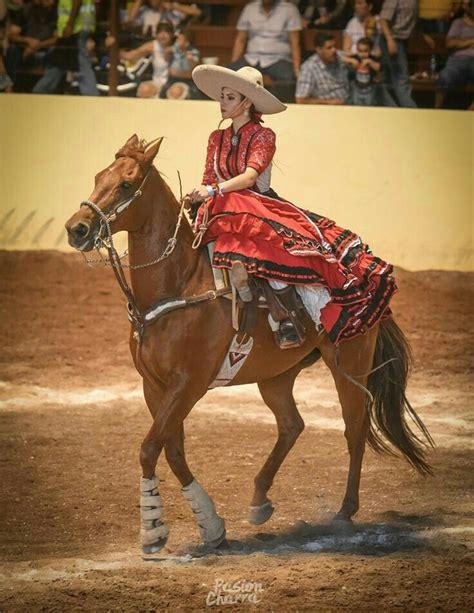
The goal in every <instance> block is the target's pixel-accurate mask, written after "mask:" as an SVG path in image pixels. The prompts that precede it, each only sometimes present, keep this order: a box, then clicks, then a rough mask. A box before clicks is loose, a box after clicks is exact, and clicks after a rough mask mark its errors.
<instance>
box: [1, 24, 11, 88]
mask: <svg viewBox="0 0 474 613" xmlns="http://www.w3.org/2000/svg"><path fill="white" fill-rule="evenodd" d="M5 31H6V28H5V23H4V22H2V21H0V93H3V92H4V93H7V94H9V93H11V92H12V91H13V81H12V80H11V79H10V77H9V75H8V74H7V70H6V68H5V62H4V60H3V41H4V40H5Z"/></svg>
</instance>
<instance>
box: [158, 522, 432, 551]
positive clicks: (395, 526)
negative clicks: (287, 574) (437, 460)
mask: <svg viewBox="0 0 474 613" xmlns="http://www.w3.org/2000/svg"><path fill="white" fill-rule="evenodd" d="M381 519H382V521H381V522H379V523H361V524H348V523H327V524H309V523H306V522H298V524H297V525H296V526H295V527H294V528H293V529H291V530H288V531H287V532H285V533H279V534H274V533H271V532H259V533H257V534H255V535H254V536H252V537H250V538H246V539H241V540H232V539H226V540H225V541H224V542H223V543H222V544H221V545H220V546H219V547H218V548H217V549H210V548H209V547H206V546H204V545H200V546H197V547H196V546H194V547H187V548H183V549H181V550H179V551H176V552H174V554H173V555H163V554H155V555H154V556H148V557H147V558H146V559H147V560H149V561H154V562H165V561H175V562H178V563H179V562H183V563H186V562H191V561H194V560H197V559H203V558H215V557H225V556H242V555H244V556H247V555H252V554H256V553H264V554H267V555H292V554H302V553H303V554H304V553H307V554H315V553H345V554H351V555H364V556H380V555H388V554H391V553H394V552H403V551H413V550H424V551H429V550H432V549H433V547H434V544H435V543H434V541H435V540H437V535H438V531H439V530H440V529H441V528H442V527H443V525H444V524H443V521H442V519H441V517H433V516H431V515H430V516H418V515H402V514H399V513H396V512H390V511H389V512H387V513H385V514H384V515H383V516H382V518H381Z"/></svg>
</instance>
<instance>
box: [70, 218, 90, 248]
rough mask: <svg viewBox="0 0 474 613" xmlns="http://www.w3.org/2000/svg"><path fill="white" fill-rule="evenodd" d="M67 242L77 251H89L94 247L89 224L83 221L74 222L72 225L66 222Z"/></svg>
mask: <svg viewBox="0 0 474 613" xmlns="http://www.w3.org/2000/svg"><path fill="white" fill-rule="evenodd" d="M66 230H67V236H68V242H69V244H70V245H71V247H74V249H79V251H90V250H91V249H92V248H93V247H94V242H95V237H94V236H93V233H92V232H91V226H90V225H89V224H87V223H84V222H79V223H76V224H75V225H73V226H68V224H66Z"/></svg>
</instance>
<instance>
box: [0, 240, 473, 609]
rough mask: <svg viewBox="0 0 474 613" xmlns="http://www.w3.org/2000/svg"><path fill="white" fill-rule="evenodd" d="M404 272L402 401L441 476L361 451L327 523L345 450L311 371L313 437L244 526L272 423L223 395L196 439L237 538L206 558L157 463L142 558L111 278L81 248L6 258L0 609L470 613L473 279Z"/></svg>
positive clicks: (209, 403) (117, 299)
mask: <svg viewBox="0 0 474 613" xmlns="http://www.w3.org/2000/svg"><path fill="white" fill-rule="evenodd" d="M397 276H398V280H399V286H400V292H399V293H398V295H397V296H396V298H395V300H394V311H395V314H396V317H397V320H398V322H399V323H400V325H401V326H402V328H403V329H404V330H405V332H406V333H407V335H408V337H409V339H410V340H411V342H412V345H413V348H414V351H415V355H416V358H417V364H416V368H415V372H414V374H413V376H412V379H411V384H410V389H409V392H410V393H409V396H410V398H411V399H412V402H413V404H414V406H415V407H416V408H417V410H418V412H419V414H420V416H421V417H422V418H423V419H424V421H425V423H426V424H427V425H428V427H429V428H430V430H431V432H432V435H433V437H434V439H435V441H436V443H437V448H436V450H435V451H434V452H433V453H432V454H431V460H432V462H433V465H434V467H435V475H434V477H431V478H422V477H420V476H418V475H417V474H416V473H415V472H414V471H413V470H412V469H411V468H410V467H409V466H408V465H407V464H406V463H405V462H402V461H400V460H394V459H390V458H384V457H379V456H376V455H375V454H373V453H372V452H368V453H367V454H366V459H365V464H364V469H363V475H362V486H361V510H360V512H359V514H358V515H357V517H356V521H355V523H354V527H353V528H352V529H349V530H348V529H346V530H344V531H341V530H338V529H336V528H334V527H333V526H332V525H331V524H330V517H331V514H332V513H333V512H335V511H336V510H337V507H338V505H339V504H340V501H341V497H342V494H343V489H344V484H345V478H346V470H347V452H346V447H345V441H344V437H343V434H342V419H341V415H340V408H339V405H338V402H337V398H336V395H335V392H334V390H333V386H332V381H331V379H330V376H329V373H328V371H327V370H326V369H325V367H324V365H322V364H319V363H318V364H316V365H315V366H313V367H311V368H310V369H307V370H306V371H304V373H302V375H301V376H300V379H299V381H298V383H297V388H296V398H297V402H298V405H299V407H300V410H301V413H302V415H303V417H304V419H305V421H306V425H307V427H306V430H305V432H304V433H303V435H302V436H301V438H300V440H299V441H298V443H297V445H296V446H295V448H294V450H293V451H292V452H291V454H290V456H289V458H288V459H287V461H286V463H285V464H284V465H283V467H282V469H281V471H280V473H279V475H278V478H277V480H276V482H275V485H274V487H273V489H272V491H271V498H272V500H273V502H274V505H275V509H276V510H275V513H274V515H273V517H272V518H271V520H270V521H269V522H268V523H267V524H265V525H263V526H260V527H254V526H251V525H250V524H249V523H248V522H247V520H246V516H247V507H248V503H249V500H250V495H251V491H252V482H253V478H254V476H255V474H256V473H257V471H258V468H259V467H260V466H261V464H262V463H263V461H264V459H265V458H266V456H267V454H268V453H269V451H270V449H271V446H272V445H273V442H274V439H275V426H274V423H273V420H272V417H271V414H270V413H269V411H268V410H267V409H266V408H265V406H264V405H263V403H262V401H261V400H259V397H258V395H257V392H256V388H255V386H244V387H242V388H232V389H231V388H229V389H220V390H215V391H213V392H211V393H209V394H208V395H207V396H206V397H205V398H204V399H203V400H202V401H201V402H200V403H199V405H198V406H197V407H196V408H195V410H194V411H193V413H192V414H191V416H190V417H189V418H188V420H187V421H186V439H187V451H188V459H189V463H190V466H191V467H192V469H193V470H194V472H195V474H196V476H197V477H198V478H199V479H200V480H201V482H202V483H203V484H204V485H205V487H206V488H207V489H208V490H209V491H210V493H211V494H212V495H213V497H214V499H215V501H216V504H217V506H218V510H219V512H220V513H221V514H222V515H223V516H224V517H225V519H226V522H227V534H228V542H227V545H226V546H225V547H222V548H221V549H220V550H218V551H216V552H213V553H211V552H207V551H206V550H205V549H203V548H202V547H200V546H199V541H198V534H197V528H196V526H195V524H194V521H193V518H192V515H191V512H190V510H189V508H188V507H187V505H186V504H185V503H184V500H183V498H182V496H181V494H180V491H179V486H178V484H177V482H176V481H175V479H174V477H173V476H172V475H171V473H170V471H169V469H168V467H167V466H166V464H165V462H164V461H162V460H161V459H160V463H159V475H160V479H161V491H162V495H163V500H164V505H165V512H166V520H167V522H168V525H169V526H170V528H171V533H170V538H169V541H168V544H167V547H166V549H165V550H164V551H163V552H162V553H161V554H159V555H157V556H156V559H155V560H154V561H145V560H143V559H142V558H141V556H140V549H139V543H138V524H139V516H138V492H137V486H138V479H139V475H140V470H139V464H138V450H139V445H140V442H141V439H142V438H143V436H144V434H145V433H146V431H147V428H148V425H149V415H148V412H147V409H146V407H145V404H144V401H143V399H142V396H141V391H140V381H139V377H138V375H137V374H136V372H135V371H134V369H133V367H132V364H131V359H130V357H129V354H128V347H127V336H128V324H127V322H126V317H125V310H124V301H123V298H122V296H121V294H120V293H119V290H118V289H117V287H116V286H115V282H114V279H113V276H112V273H111V271H110V270H103V269H99V270H93V269H90V268H87V267H86V266H85V264H84V263H83V261H82V259H81V258H80V256H78V255H75V254H71V255H66V254H60V253H56V252H24V253H11V252H2V253H0V292H1V294H0V309H1V317H0V329H1V335H2V339H3V342H2V352H1V356H0V361H1V362H0V363H1V375H2V376H1V379H2V381H1V383H0V386H1V387H0V393H1V395H2V404H1V410H0V420H1V421H0V424H1V428H0V467H1V476H0V483H1V486H2V494H1V499H0V505H1V508H0V517H1V525H0V610H1V611H23V610H28V611H36V610H41V611H65V610H77V609H82V610H86V611H90V610H91V611H95V610H118V611H131V610H143V611H144V610H147V611H154V610H163V609H170V610H186V611H194V610H203V609H206V606H207V604H211V605H212V604H214V603H215V602H216V593H217V592H219V596H220V597H227V598H229V597H230V596H233V597H234V598H236V599H237V598H238V597H243V595H245V594H247V596H246V597H247V598H248V600H249V601H250V603H249V602H246V603H244V604H240V605H234V608H235V609H237V610H247V609H249V608H259V609H260V610H263V611H287V610H291V611H306V610H308V611H340V610H351V611H352V610H354V611H356V610H373V611H380V610H405V611H415V610H416V611H418V610H424V611H472V609H473V606H474V598H473V596H472V586H473V581H472V576H473V575H472V546H473V543H474V538H473V536H474V523H473V521H472V481H473V470H472V455H471V453H470V445H471V438H470V437H471V433H472V428H471V425H472V421H471V420H472V400H473V394H472V390H473V384H472V372H473V361H472V347H473V346H474V343H473V338H472V334H471V333H470V331H471V330H472V322H473V307H472V305H473V304H474V300H473V277H474V275H471V274H466V273H457V272H437V271H430V272H423V273H411V272H406V271H403V270H398V271H397ZM164 342H166V339H164ZM216 582H217V583H216ZM235 582H241V583H239V584H237V585H234V586H233V587H234V588H235V589H234V593H233V594H232V584H234V583H235ZM242 582H243V583H242ZM220 602H221V603H222V601H220ZM217 608H229V606H222V607H217Z"/></svg>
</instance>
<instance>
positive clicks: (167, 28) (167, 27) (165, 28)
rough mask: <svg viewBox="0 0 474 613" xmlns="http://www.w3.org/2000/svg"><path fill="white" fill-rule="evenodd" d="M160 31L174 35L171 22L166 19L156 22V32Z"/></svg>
mask: <svg viewBox="0 0 474 613" xmlns="http://www.w3.org/2000/svg"><path fill="white" fill-rule="evenodd" d="M160 32H167V33H168V34H170V35H171V36H173V37H174V27H173V24H172V23H169V22H168V21H162V22H161V23H160V24H158V27H157V28H156V34H159V33H160ZM156 34H155V36H156Z"/></svg>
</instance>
